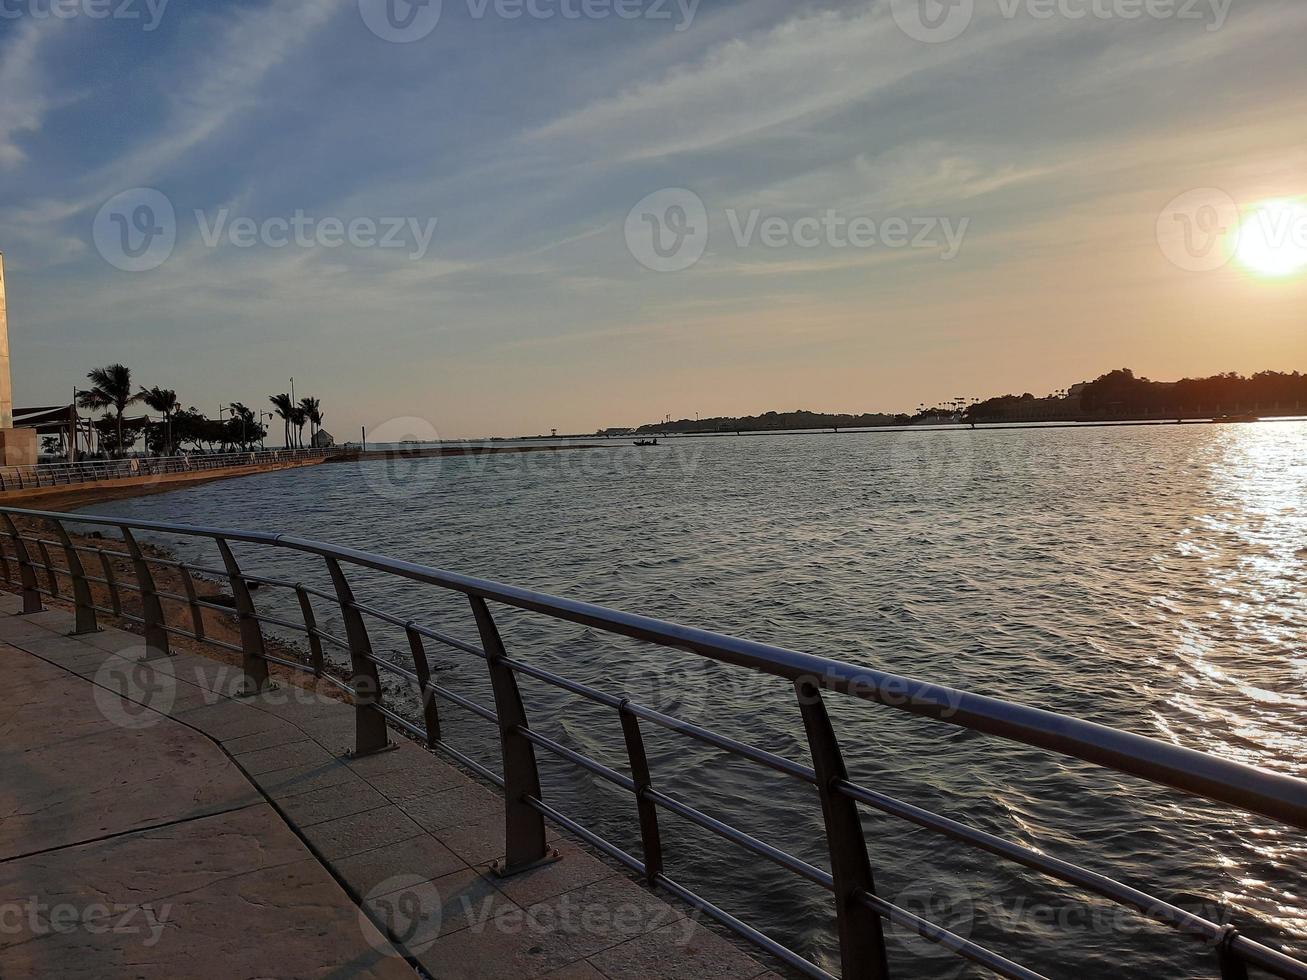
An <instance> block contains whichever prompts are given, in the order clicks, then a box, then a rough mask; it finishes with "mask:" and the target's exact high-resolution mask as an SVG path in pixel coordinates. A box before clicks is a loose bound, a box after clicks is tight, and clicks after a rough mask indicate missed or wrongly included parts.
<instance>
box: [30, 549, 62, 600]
mask: <svg viewBox="0 0 1307 980" xmlns="http://www.w3.org/2000/svg"><path fill="white" fill-rule="evenodd" d="M36 548H37V550H38V551H39V552H41V564H42V565H44V566H45V579H46V582H47V583H49V585H50V595H52V596H54V597H55V598H61V596H60V594H59V574H58V573H57V572H56V571H55V570H54V562H53V561H51V560H50V549H49V548H47V547H46V546H45V542H44V541H40V540H38V541H37V542H36Z"/></svg>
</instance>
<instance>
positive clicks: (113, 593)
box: [96, 548, 123, 616]
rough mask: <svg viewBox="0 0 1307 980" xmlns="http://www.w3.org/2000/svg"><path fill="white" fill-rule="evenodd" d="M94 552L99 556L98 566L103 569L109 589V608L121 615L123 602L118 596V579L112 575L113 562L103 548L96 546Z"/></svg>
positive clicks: (115, 613)
mask: <svg viewBox="0 0 1307 980" xmlns="http://www.w3.org/2000/svg"><path fill="white" fill-rule="evenodd" d="M96 553H97V554H98V555H99V556H100V567H101V568H102V569H104V581H105V583H106V585H107V586H108V589H109V608H111V609H112V610H113V614H114V615H115V616H121V615H122V614H123V603H122V600H121V599H120V598H118V580H117V579H116V578H115V577H114V573H113V562H111V561H110V560H109V553H108V552H107V551H105V550H104V549H103V548H97V549H96Z"/></svg>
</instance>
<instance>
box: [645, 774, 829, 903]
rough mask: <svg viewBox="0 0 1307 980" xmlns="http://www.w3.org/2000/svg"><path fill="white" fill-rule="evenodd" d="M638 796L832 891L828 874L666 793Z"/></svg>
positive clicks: (649, 792)
mask: <svg viewBox="0 0 1307 980" xmlns="http://www.w3.org/2000/svg"><path fill="white" fill-rule="evenodd" d="M641 795H642V797H643V798H644V799H646V800H652V801H653V802H654V803H657V804H658V805H659V806H661V807H663V808H664V809H666V810H670V811H671V812H672V813H675V814H676V815H677V816H680V817H683V818H684V819H686V820H689V821H690V822H691V823H693V824H696V825H698V826H700V827H702V828H704V829H705V830H711V831H712V832H713V833H714V834H716V835H717V836H719V837H724V838H726V839H727V840H728V841H730V842H731V843H733V844H738V845H739V846H740V847H743V848H744V849H745V850H747V851H752V852H753V853H754V854H757V855H758V856H759V857H765V858H767V859H768V860H769V861H773V862H775V863H776V864H778V865H780V866H781V867H782V868H785V869H786V870H787V871H792V872H794V873H795V874H797V875H799V876H800V877H801V878H806V879H807V880H808V881H811V882H812V883H813V884H815V885H820V886H821V887H822V888H825V889H827V890H828V891H833V890H834V888H835V879H834V878H832V877H831V875H830V874H829V872H826V871H823V870H822V869H821V868H818V867H814V866H813V865H811V864H809V863H808V862H807V861H804V860H802V859H800V858H797V857H795V856H794V855H793V854H789V853H787V852H786V851H782V850H781V849H780V848H778V847H773V846H772V845H771V844H768V843H767V842H766V841H763V840H759V839H758V838H757V837H754V836H752V835H751V834H746V833H745V832H744V831H742V830H736V829H735V828H734V827H732V826H731V825H730V824H728V823H723V822H722V821H721V820H718V819H717V818H716V817H711V816H709V815H708V814H706V813H704V812H703V811H702V810H697V809H695V808H694V807H692V806H690V805H688V804H686V803H683V802H681V801H680V800H678V799H676V798H675V797H672V796H668V795H667V794H666V793H663V792H661V791H659V790H656V789H646V790H645V791H644V792H643V793H642V794H641Z"/></svg>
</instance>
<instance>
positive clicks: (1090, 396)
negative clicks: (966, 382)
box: [599, 368, 1307, 436]
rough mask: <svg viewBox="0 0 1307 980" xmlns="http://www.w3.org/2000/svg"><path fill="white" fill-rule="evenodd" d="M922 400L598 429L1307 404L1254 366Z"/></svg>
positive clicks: (787, 425) (1106, 414)
mask: <svg viewBox="0 0 1307 980" xmlns="http://www.w3.org/2000/svg"><path fill="white" fill-rule="evenodd" d="M954 404H955V406H957V407H951V408H927V409H924V410H923V411H920V412H918V413H916V414H915V415H907V414H902V413H900V414H889V413H885V412H867V413H865V414H863V415H843V414H832V413H829V412H809V411H804V410H802V409H800V410H797V411H793V412H766V413H764V414H762V415H746V416H742V417H739V418H735V417H731V416H721V417H718V418H709V419H678V420H676V421H672V422H649V423H646V424H645V425H642V426H639V427H638V428H634V429H626V428H617V429H602V430H600V432H599V434H600V435H607V436H616V435H628V434H640V435H648V434H651V433H658V432H678V433H691V432H772V431H780V430H785V429H867V428H875V427H877V426H887V425H912V424H919V423H923V422H949V421H960V422H974V423H977V424H981V423H995V422H1056V421H1093V420H1100V419H1101V420H1117V419H1150V418H1219V417H1221V416H1229V415H1244V414H1256V415H1301V414H1303V413H1304V412H1307V375H1303V374H1300V373H1299V372H1297V371H1295V372H1293V373H1292V374H1285V373H1282V372H1277V371H1261V372H1259V373H1257V374H1254V375H1252V376H1251V377H1243V376H1242V375H1239V374H1233V373H1228V374H1218V375H1215V376H1213V377H1210V378H1185V379H1183V380H1181V381H1150V380H1149V379H1147V378H1141V377H1136V375H1135V373H1134V372H1133V371H1131V370H1130V369H1129V368H1121V369H1119V370H1116V371H1111V372H1109V373H1107V374H1104V375H1102V376H1101V377H1099V378H1096V379H1095V380H1093V381H1086V382H1082V383H1080V384H1076V385H1072V386H1071V387H1070V388H1068V389H1067V390H1066V391H1065V392H1059V393H1057V394H1055V395H1048V396H1046V397H1043V398H1037V397H1036V396H1035V395H1032V394H1029V393H1026V394H1024V395H999V396H998V397H995V398H987V399H985V400H984V401H980V402H976V403H975V404H973V405H971V406H970V407H967V408H966V409H961V408H960V403H954Z"/></svg>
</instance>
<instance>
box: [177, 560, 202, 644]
mask: <svg viewBox="0 0 1307 980" xmlns="http://www.w3.org/2000/svg"><path fill="white" fill-rule="evenodd" d="M177 574H178V575H180V576H181V578H182V588H183V589H184V590H185V591H186V604H187V605H189V606H190V607H191V632H192V633H194V634H195V638H196V639H197V640H203V639H204V610H203V609H201V608H200V597H199V596H198V595H197V594H196V592H195V579H193V578H191V570H190V569H189V568H187V567H186V565H185V563H183V562H178V563H177Z"/></svg>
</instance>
